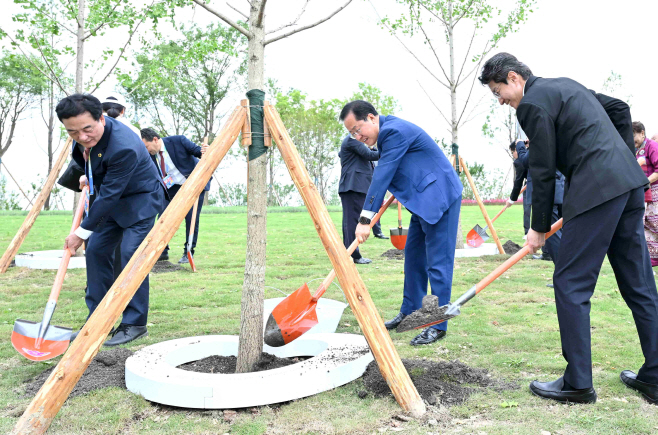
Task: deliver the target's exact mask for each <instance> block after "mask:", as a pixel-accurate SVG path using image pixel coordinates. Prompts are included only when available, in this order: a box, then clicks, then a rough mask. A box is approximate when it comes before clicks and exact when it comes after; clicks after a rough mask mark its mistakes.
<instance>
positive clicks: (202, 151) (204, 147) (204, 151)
mask: <svg viewBox="0 0 658 435" xmlns="http://www.w3.org/2000/svg"><path fill="white" fill-rule="evenodd" d="M209 148H210V146H209V145H202V146H201V155H203V154H205V153H206V152H208V149H209Z"/></svg>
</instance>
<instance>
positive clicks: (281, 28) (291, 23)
mask: <svg viewBox="0 0 658 435" xmlns="http://www.w3.org/2000/svg"><path fill="white" fill-rule="evenodd" d="M309 1H310V0H306V2H305V3H304V6H302V10H301V11H300V12H299V15H297V18H295V19H294V20H293V21H292V22H290V23H288V24H284V25H282V26H281V27H279V28H277V29H274V30H271V31H269V32H267V33H266V34H267V35H269V34H270V33H276V32H278V31H280V30H283V29H285V28H286V27H290V26H294V25H295V24H297V22H298V21H299V19H300V18H301V17H302V15H303V14H304V12H306V6H308V2H309Z"/></svg>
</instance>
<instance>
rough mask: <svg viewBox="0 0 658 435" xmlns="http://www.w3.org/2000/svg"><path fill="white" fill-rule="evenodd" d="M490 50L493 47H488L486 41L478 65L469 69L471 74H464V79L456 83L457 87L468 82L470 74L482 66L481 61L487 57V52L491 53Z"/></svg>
mask: <svg viewBox="0 0 658 435" xmlns="http://www.w3.org/2000/svg"><path fill="white" fill-rule="evenodd" d="M492 48H493V47H489V41H487V43H486V44H485V45H484V50H482V53H481V54H480V60H479V61H478V63H476V64H475V66H474V67H473V69H471V72H469V73H468V74H466V76H464V78H463V79H462V80H461V81H460V82H458V83H457V86H459V85H461V84H462V83H463V82H465V81H466V80H468V78H469V77H470V76H471V74H473V73H474V72H475V71H477V70H478V69H479V68H480V65H482V60H484V57H485V56H486V55H487V53H489V51H491V49H492Z"/></svg>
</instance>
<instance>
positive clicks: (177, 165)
mask: <svg viewBox="0 0 658 435" xmlns="http://www.w3.org/2000/svg"><path fill="white" fill-rule="evenodd" d="M141 135H142V142H144V145H146V149H147V150H148V152H149V154H151V156H152V158H153V162H154V163H155V166H156V168H157V169H158V171H159V173H160V175H161V176H162V179H163V180H164V183H165V185H166V186H167V190H168V192H169V201H171V200H172V199H174V196H176V194H177V193H178V191H179V190H180V188H181V186H182V185H183V183H184V182H185V180H187V177H189V176H190V174H191V173H192V171H193V170H194V168H195V167H196V165H197V163H199V159H200V158H201V155H202V154H203V150H202V149H201V147H200V146H198V145H197V144H195V143H194V142H192V141H191V140H189V139H188V138H186V137H185V136H169V137H163V138H161V137H160V134H159V133H157V132H156V131H155V130H153V129H152V128H143V129H142V130H141ZM209 190H210V181H208V184H206V187H205V188H204V189H203V191H202V192H201V195H199V199H198V207H197V214H196V219H195V224H194V225H195V226H194V238H193V239H192V247H191V249H190V252H191V253H192V256H194V249H195V248H196V242H197V238H198V236H199V216H200V215H201V208H202V207H203V197H204V195H205V193H206V192H207V191H209ZM169 201H167V202H166V204H165V207H166V206H167V205H169ZM162 211H164V209H163V210H162ZM191 224H192V209H190V211H189V212H188V213H187V215H186V216H185V243H184V244H183V256H182V257H181V259H180V260H178V262H179V263H181V264H182V263H188V259H187V236H188V234H189V233H190V225H191ZM168 259H169V245H167V247H166V248H165V249H164V251H162V254H161V255H160V258H159V259H158V261H163V260H168Z"/></svg>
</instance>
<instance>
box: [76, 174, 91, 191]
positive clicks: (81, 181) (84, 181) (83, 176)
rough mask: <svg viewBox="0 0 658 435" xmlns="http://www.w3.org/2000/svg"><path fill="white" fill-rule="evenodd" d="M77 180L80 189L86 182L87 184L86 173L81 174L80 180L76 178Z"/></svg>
mask: <svg viewBox="0 0 658 435" xmlns="http://www.w3.org/2000/svg"><path fill="white" fill-rule="evenodd" d="M78 181H79V182H80V190H82V189H83V188H84V187H85V186H86V185H87V184H89V182H88V181H87V176H86V175H81V176H80V180H78Z"/></svg>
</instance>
